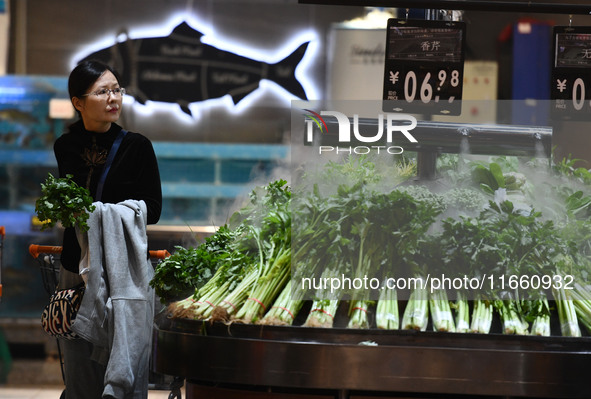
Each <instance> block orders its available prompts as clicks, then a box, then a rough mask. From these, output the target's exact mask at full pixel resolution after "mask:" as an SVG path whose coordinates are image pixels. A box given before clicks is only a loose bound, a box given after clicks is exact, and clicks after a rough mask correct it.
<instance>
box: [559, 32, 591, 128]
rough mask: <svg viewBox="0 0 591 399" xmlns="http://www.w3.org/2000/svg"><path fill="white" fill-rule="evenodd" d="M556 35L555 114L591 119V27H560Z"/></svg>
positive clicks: (574, 118) (577, 118)
mask: <svg viewBox="0 0 591 399" xmlns="http://www.w3.org/2000/svg"><path fill="white" fill-rule="evenodd" d="M553 38H554V42H553V50H554V51H553V54H554V63H553V66H552V81H551V87H550V96H551V99H552V100H554V101H552V116H553V117H555V118H559V119H567V120H568V119H571V120H581V119H587V120H588V119H589V117H590V115H591V27H589V26H579V27H575V26H556V27H554V32H553Z"/></svg>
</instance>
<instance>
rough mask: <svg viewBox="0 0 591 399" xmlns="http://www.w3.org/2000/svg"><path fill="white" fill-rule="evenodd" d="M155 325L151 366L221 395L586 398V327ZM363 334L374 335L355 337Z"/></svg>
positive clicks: (229, 398) (193, 387) (165, 322)
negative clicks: (467, 329)
mask: <svg viewBox="0 0 591 399" xmlns="http://www.w3.org/2000/svg"><path fill="white" fill-rule="evenodd" d="M155 334H156V336H155V342H157V345H156V346H155V348H154V354H153V356H154V361H153V363H154V365H155V368H156V370H157V371H158V372H161V373H164V374H172V375H180V376H184V377H185V378H186V379H187V393H186V394H187V398H191V397H195V398H199V397H203V396H200V395H197V394H195V396H192V395H191V392H192V391H195V392H196V393H198V392H200V390H201V389H203V388H202V387H203V386H205V387H207V386H208V385H215V386H217V387H220V388H224V387H225V388H228V387H230V388H232V389H231V390H230V391H225V395H226V399H234V398H238V397H241V398H243V397H248V398H271V397H272V398H286V399H287V398H292V397H294V398H295V397H297V398H304V397H308V395H320V397H324V398H330V397H332V398H339V399H345V398H361V397H364V398H376V397H381V398H384V397H387V398H394V397H405V398H408V397H409V395H410V394H408V392H412V393H413V394H412V395H413V396H412V397H413V398H435V397H437V398H442V397H444V398H447V397H448V396H444V395H455V396H450V397H454V398H465V397H468V396H464V395H470V396H469V397H470V398H487V397H488V398H490V397H505V398H506V397H519V398H522V397H523V398H525V397H535V398H586V397H588V396H589V389H590V388H591V382H589V378H588V377H587V374H586V373H587V371H586V370H588V367H589V365H590V364H591V357H590V356H589V355H590V349H589V348H590V347H591V346H590V344H591V338H589V337H582V338H581V337H579V338H566V337H559V336H558V337H557V336H554V337H534V336H528V337H524V336H514V335H503V334H485V335H482V334H463V333H441V332H417V331H414V330H413V331H410V330H394V331H384V330H375V329H371V330H353V329H344V328H330V329H325V328H309V327H279V326H260V325H244V324H242V325H241V324H232V325H224V324H221V323H214V324H210V323H209V322H207V321H203V322H202V321H193V320H186V319H183V320H169V319H166V317H161V318H160V319H159V320H157V328H156V332H155ZM368 341H369V342H371V343H372V345H362V344H360V343H364V342H368ZM261 387H263V388H264V390H261ZM207 389H209V391H211V388H207ZM228 392H235V396H232V395H230V394H228ZM404 392H407V393H406V394H404ZM272 393H274V394H273V395H275V396H273V395H272ZM245 395H246V396H245ZM292 395H293V396H292ZM323 395H324V396H323ZM220 397H221V396H220ZM311 397H314V396H311Z"/></svg>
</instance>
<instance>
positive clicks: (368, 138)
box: [304, 109, 418, 155]
mask: <svg viewBox="0 0 591 399" xmlns="http://www.w3.org/2000/svg"><path fill="white" fill-rule="evenodd" d="M304 111H306V112H307V113H308V114H307V115H306V116H305V117H306V119H305V122H306V133H305V142H306V144H313V143H314V142H319V143H320V145H319V146H318V154H320V155H322V154H325V153H336V154H341V153H348V154H368V153H370V152H376V153H378V154H380V153H383V152H385V153H388V154H391V155H396V154H402V153H403V152H404V149H403V148H402V147H400V146H397V145H392V143H393V136H394V133H402V135H404V137H405V138H406V139H407V140H408V141H409V142H411V143H417V142H418V141H417V139H415V138H414V137H413V135H412V134H411V133H410V131H411V130H412V129H414V128H415V127H416V126H417V120H416V118H415V117H414V116H412V115H406V114H393V113H389V114H387V115H386V116H384V114H378V117H377V121H378V122H377V125H376V126H375V129H376V130H377V131H375V132H371V133H368V132H367V131H364V132H361V131H360V129H359V115H357V114H355V115H353V119H352V120H351V119H350V118H349V117H348V116H347V115H345V114H344V113H342V112H338V111H320V113H317V112H314V111H312V110H309V109H304ZM326 117H330V118H334V119H329V121H330V123H329V124H330V126H331V130H330V131H329V129H328V125H329V124H327V123H326V120H325V118H326ZM335 120H336V127H337V130H338V131H337V132H334V131H333V130H335V129H334V127H335V124H334V121H335ZM384 122H385V123H384ZM315 126H316V129H315V128H314V127H315ZM366 130H367V129H366ZM351 132H353V134H351ZM317 134H320V135H321V136H320V137H318V136H316V135H317ZM322 135H325V136H333V137H334V136H336V138H337V143H338V144H337V145H324V143H323V141H325V140H322ZM384 136H385V140H384ZM315 138H316V139H319V138H320V140H316V141H315ZM331 144H332V143H331Z"/></svg>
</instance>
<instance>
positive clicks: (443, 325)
mask: <svg viewBox="0 0 591 399" xmlns="http://www.w3.org/2000/svg"><path fill="white" fill-rule="evenodd" d="M429 310H430V312H431V320H432V321H433V330H435V331H446V332H455V331H456V326H455V323H454V318H453V315H452V313H451V307H450V306H449V301H448V299H447V292H445V290H443V289H437V290H433V292H432V293H431V295H430V298H429Z"/></svg>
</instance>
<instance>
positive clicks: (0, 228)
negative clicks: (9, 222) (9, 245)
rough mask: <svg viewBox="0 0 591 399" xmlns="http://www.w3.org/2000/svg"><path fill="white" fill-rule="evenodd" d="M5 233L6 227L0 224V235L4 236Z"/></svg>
mask: <svg viewBox="0 0 591 399" xmlns="http://www.w3.org/2000/svg"><path fill="white" fill-rule="evenodd" d="M5 235H6V229H5V228H4V226H0V237H2V238H4V236H5Z"/></svg>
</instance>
